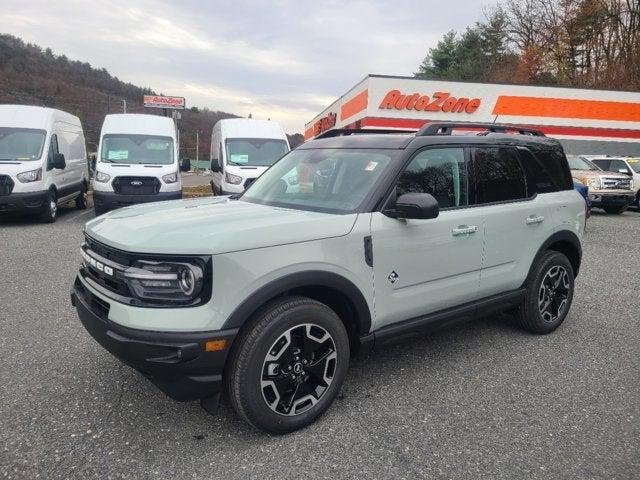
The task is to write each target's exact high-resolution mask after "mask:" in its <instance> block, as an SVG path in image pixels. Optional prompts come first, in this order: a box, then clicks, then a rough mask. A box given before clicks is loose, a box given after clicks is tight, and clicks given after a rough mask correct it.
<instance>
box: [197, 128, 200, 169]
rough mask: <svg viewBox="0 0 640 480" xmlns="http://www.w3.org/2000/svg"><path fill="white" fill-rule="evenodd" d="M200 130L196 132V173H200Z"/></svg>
mask: <svg viewBox="0 0 640 480" xmlns="http://www.w3.org/2000/svg"><path fill="white" fill-rule="evenodd" d="M198 160H200V130H196V165H197V167H196V171H198V172H199V171H200V162H199V161H198Z"/></svg>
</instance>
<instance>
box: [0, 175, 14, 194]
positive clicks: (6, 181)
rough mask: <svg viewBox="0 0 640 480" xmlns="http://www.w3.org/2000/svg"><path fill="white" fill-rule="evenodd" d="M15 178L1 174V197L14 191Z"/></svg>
mask: <svg viewBox="0 0 640 480" xmlns="http://www.w3.org/2000/svg"><path fill="white" fill-rule="evenodd" d="M13 185H14V184H13V180H11V177H10V176H8V175H0V197H4V196H6V195H11V192H12V191H13Z"/></svg>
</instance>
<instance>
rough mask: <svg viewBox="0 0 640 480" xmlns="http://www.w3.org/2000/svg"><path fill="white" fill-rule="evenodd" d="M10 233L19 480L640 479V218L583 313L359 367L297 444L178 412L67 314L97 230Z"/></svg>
mask: <svg viewBox="0 0 640 480" xmlns="http://www.w3.org/2000/svg"><path fill="white" fill-rule="evenodd" d="M92 215H93V213H92V212H90V211H86V212H80V211H77V210H73V209H70V208H69V209H63V210H62V211H61V213H60V217H59V218H58V221H57V223H55V224H53V225H42V224H38V223H37V222H36V221H34V220H32V219H26V218H25V219H12V218H10V219H4V220H3V219H0V267H1V272H2V274H1V275H0V351H1V352H2V356H1V358H2V363H1V366H0V369H1V370H0V385H1V388H0V418H1V419H2V424H1V429H0V476H2V477H3V478H47V479H49V478H168V477H169V476H175V477H177V478H220V479H231V478H260V479H267V478H274V479H280V478H332V479H341V478H381V479H389V478H407V479H415V478H452V479H462V478H470V479H471V478H473V479H477V478H491V479H501V478H504V479H514V478H554V479H558V478H581V479H585V478H603V479H605V478H606V479H630V478H638V475H640V373H639V372H640V320H639V318H640V317H639V314H638V312H640V295H638V292H639V288H640V246H639V243H638V240H639V238H640V213H638V212H626V213H625V214H623V215H620V216H609V215H604V214H598V213H594V215H593V216H592V218H591V219H590V221H589V222H588V226H587V234H586V243H585V252H584V259H583V267H582V270H581V273H580V276H579V277H578V281H577V284H576V295H575V299H574V303H573V307H572V310H571V312H570V314H569V316H568V318H567V320H566V321H565V323H564V324H563V325H562V326H561V328H559V329H558V330H557V331H556V332H555V333H553V334H551V335H547V336H533V335H530V334H526V333H524V332H522V331H520V330H519V329H517V328H516V327H515V326H514V325H513V324H512V323H511V321H510V320H511V319H510V317H508V316H499V317H492V318H488V319H485V320H483V321H479V322H475V323H473V324H467V325H463V326H460V327H457V328H454V329H451V330H446V331H442V332H438V333H435V334H432V335H430V336H428V337H420V338H416V339H413V340H410V341H405V342H404V343H401V344H398V345H395V346H392V347H388V348H386V349H384V350H381V351H377V352H374V353H373V354H371V355H369V356H366V357H362V358H357V359H355V360H354V361H353V363H352V366H351V369H350V373H349V376H348V379H347V382H346V384H345V387H344V390H343V394H342V395H341V396H340V398H339V400H337V401H336V403H335V405H334V406H333V408H331V409H330V410H329V411H328V412H327V414H326V415H325V416H324V417H323V418H322V419H321V420H320V421H319V422H317V423H316V424H314V425H312V426H311V427H309V428H307V429H305V430H303V431H300V432H297V433H294V434H290V435H287V436H281V437H272V436H268V435H265V434H262V433H259V432H256V431H254V430H252V429H250V428H249V427H248V426H247V425H245V424H244V423H243V422H242V421H241V420H240V419H239V418H237V417H236V416H235V415H234V414H233V412H232V411H231V410H230V408H228V407H227V406H225V405H222V407H221V409H220V411H219V413H218V415H217V416H210V415H209V414H207V413H205V412H204V411H203V410H202V409H201V408H200V407H199V405H198V404H196V403H177V402H174V401H172V400H170V399H168V398H167V397H165V396H164V395H163V394H162V393H161V392H159V391H158V390H156V389H155V388H154V387H153V386H152V385H151V384H150V383H149V382H148V381H146V380H145V379H143V378H142V377H141V376H139V375H138V374H137V373H135V372H134V371H133V370H131V369H129V368H128V367H125V366H123V365H121V364H120V363H119V362H118V361H117V360H116V359H114V358H113V357H111V356H110V355H109V354H108V353H107V352H106V351H105V350H103V349H102V348H101V347H99V346H98V345H97V344H96V343H95V342H94V341H93V339H91V337H90V336H89V335H88V334H87V333H86V332H85V330H84V329H83V328H82V326H81V325H80V323H79V321H78V319H77V317H76V314H75V311H74V310H73V308H72V307H71V305H70V303H69V287H70V286H71V284H72V281H73V278H74V275H75V271H76V267H77V264H78V262H79V257H80V256H79V251H78V245H79V243H80V241H81V231H82V226H83V224H84V222H85V221H87V220H88V219H90V218H91V217H92Z"/></svg>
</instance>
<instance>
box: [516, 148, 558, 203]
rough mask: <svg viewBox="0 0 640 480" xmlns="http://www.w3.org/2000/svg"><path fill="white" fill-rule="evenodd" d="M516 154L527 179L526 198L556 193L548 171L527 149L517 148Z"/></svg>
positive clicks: (555, 187) (556, 189)
mask: <svg viewBox="0 0 640 480" xmlns="http://www.w3.org/2000/svg"><path fill="white" fill-rule="evenodd" d="M518 154H519V155H520V160H521V163H522V166H523V167H524V171H525V174H526V177H527V194H528V195H527V196H529V197H532V196H533V195H535V194H536V193H549V192H557V191H558V188H557V186H556V185H555V184H554V182H553V179H552V178H551V174H550V173H549V171H548V170H547V169H546V168H545V166H544V165H543V164H542V162H541V161H540V160H538V159H537V158H536V156H535V155H533V153H531V151H530V150H529V149H528V148H524V147H523V148H518Z"/></svg>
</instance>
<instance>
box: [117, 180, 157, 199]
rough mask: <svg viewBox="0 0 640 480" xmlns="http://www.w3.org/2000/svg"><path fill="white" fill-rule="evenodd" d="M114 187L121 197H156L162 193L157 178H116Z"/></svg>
mask: <svg viewBox="0 0 640 480" xmlns="http://www.w3.org/2000/svg"><path fill="white" fill-rule="evenodd" d="M112 185H113V191H114V192H116V193H118V194H120V195H155V194H157V193H158V192H159V191H160V180H158V179H157V178H156V177H116V178H114V179H113V183H112Z"/></svg>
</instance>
